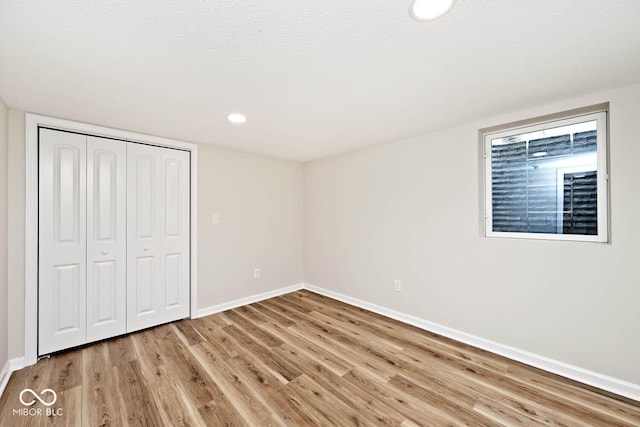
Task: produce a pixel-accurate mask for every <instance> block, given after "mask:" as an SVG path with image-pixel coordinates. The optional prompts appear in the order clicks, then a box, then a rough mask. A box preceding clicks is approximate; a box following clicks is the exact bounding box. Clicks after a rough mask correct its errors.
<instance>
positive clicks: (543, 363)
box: [302, 283, 640, 401]
mask: <svg viewBox="0 0 640 427" xmlns="http://www.w3.org/2000/svg"><path fill="white" fill-rule="evenodd" d="M302 286H303V288H304V289H307V290H309V291H311V292H315V293H318V294H320V295H324V296H327V297H329V298H333V299H336V300H338V301H342V302H344V303H347V304H351V305H354V306H356V307H360V308H364V309H366V310H369V311H373V312H374V313H378V314H381V315H383V316H387V317H390V318H392V319H395V320H399V321H401V322H404V323H407V324H409V325H413V326H416V327H418V328H420V329H424V330H426V331H429V332H433V333H436V334H438V335H442V336H445V337H447V338H451V339H454V340H456V341H460V342H462V343H465V344H469V345H472V346H474V347H478V348H481V349H483V350H487V351H490V352H492V353H495V354H499V355H501V356H504V357H507V358H509V359H512V360H515V361H517V362H521V363H524V364H526V365H530V366H534V367H536V368H540V369H543V370H545V371H548V372H552V373H554V374H558V375H561V376H563V377H566V378H570V379H572V380H576V381H579V382H581V383H584V384H588V385H591V386H593V387H597V388H600V389H602V390H606V391H610V392H612V393H615V394H618V395H621V396H625V397H628V398H630V399H634V400H638V401H640V385H639V384H633V383H630V382H627V381H624V380H620V379H618V378H614V377H610V376H607V375H603V374H599V373H597V372H593V371H589V370H587V369H583V368H580V367H578V366H573V365H570V364H568V363H564V362H560V361H558V360H553V359H550V358H548V357H544V356H540V355H538V354H535V353H531V352H528V351H525V350H520V349H518V348H515V347H510V346H508V345H504V344H500V343H497V342H494V341H491V340H487V339H484V338H481V337H478V336H475V335H471V334H467V333H465V332H462V331H458V330H456V329H452V328H448V327H446V326H442V325H439V324H437V323H433V322H430V321H428V320H424V319H421V318H419V317H415V316H411V315H409V314H405V313H401V312H399V311H395V310H391V309H389V308H386V307H382V306H379V305H376V304H371V303H369V302H367V301H363V300H360V299H357V298H352V297H349V296H347V295H343V294H340V293H337V292H333V291H330V290H327V289H323V288H318V287H316V286H313V285H310V284H308V283H303V284H302Z"/></svg>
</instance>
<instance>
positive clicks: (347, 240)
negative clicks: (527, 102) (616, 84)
mask: <svg viewBox="0 0 640 427" xmlns="http://www.w3.org/2000/svg"><path fill="white" fill-rule="evenodd" d="M607 101H609V102H610V112H611V114H610V164H611V168H610V172H611V173H610V176H611V193H610V198H611V223H612V225H611V244H597V243H577V242H558V241H532V240H509V239H490V238H484V237H480V227H479V222H480V221H479V217H480V209H479V185H478V176H479V167H478V130H479V129H481V128H485V127H489V126H495V125H499V124H503V123H508V122H511V121H515V120H521V119H527V118H531V117H536V116H540V115H543V114H550V113H556V112H559V111H563V110H567V109H571V108H577V107H583V106H588V105H592V104H596V103H601V102H607ZM638 118H640V85H635V86H630V87H624V88H620V89H617V90H612V91H609V92H606V93H600V94H594V95H590V96H585V97H582V98H580V99H573V100H566V101H563V102H558V103H557V104H554V105H548V106H544V107H538V108H533V109H531V110H529V111H521V112H517V113H513V114H507V115H502V116H498V117H491V118H488V119H485V120H480V121H477V122H474V123H468V124H464V125H460V126H456V127H452V128H449V129H445V130H441V131H438V132H433V133H429V134H425V135H420V136H416V137H413V138H409V139H406V140H402V141H396V142H391V143H387V144H383V145H379V146H375V147H371V148H366V149H363V150H359V151H355V152H351V153H347V154H344V155H340V156H336V157H331V158H326V159H323V160H319V161H314V162H311V163H308V164H307V165H306V167H305V207H304V210H305V220H304V229H305V281H306V282H308V283H310V284H312V285H315V286H318V287H321V288H325V289H327V290H330V291H333V292H338V293H341V294H344V295H347V296H349V297H352V298H358V299H361V300H364V301H367V302H369V303H373V304H377V305H380V306H383V307H386V308H389V309H393V310H397V311H400V312H403V313H406V314H409V315H413V316H416V317H419V318H421V319H425V320H427V321H431V322H435V323H438V324H440V325H443V326H446V327H449V328H454V329H457V330H459V331H462V332H466V333H469V334H473V335H475V336H478V337H481V338H484V339H488V340H492V341H495V342H498V343H501V344H504V345H508V346H512V347H515V348H518V349H522V350H526V351H529V352H533V353H536V354H538V355H542V356H546V357H549V358H552V359H555V360H558V361H562V362H565V363H568V364H572V365H575V366H578V367H581V368H584V369H588V370H592V371H595V372H598V373H601V374H605V375H609V376H612V377H615V378H618V379H622V380H626V381H629V382H631V383H635V384H640V363H638V362H639V361H640V339H638V331H640V274H639V270H638V263H639V262H640V214H639V212H640V168H639V167H638V159H639V158H640V120H639V119H638ZM394 279H401V280H402V282H403V290H402V291H401V292H395V291H394V290H393V286H392V283H393V280H394Z"/></svg>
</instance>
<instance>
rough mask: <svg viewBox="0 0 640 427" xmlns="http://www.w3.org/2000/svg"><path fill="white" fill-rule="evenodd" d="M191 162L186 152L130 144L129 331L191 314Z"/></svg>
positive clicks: (128, 214) (128, 178)
mask: <svg viewBox="0 0 640 427" xmlns="http://www.w3.org/2000/svg"><path fill="white" fill-rule="evenodd" d="M189 161H190V160H189V153H188V152H186V151H180V150H173V149H166V148H161V147H154V146H149V145H143V144H129V146H128V150H127V181H128V182H127V240H128V245H127V330H128V331H135V330H139V329H143V328H147V327H149V326H153V325H157V324H160V323H166V322H171V321H173V320H178V319H183V318H185V317H187V316H188V315H189V283H190V272H189V265H190V259H189V256H190V255H189V235H190V230H189V224H190V221H189V206H190V195H189V191H190V190H189V189H190V182H189V179H190V171H189V167H190V163H189Z"/></svg>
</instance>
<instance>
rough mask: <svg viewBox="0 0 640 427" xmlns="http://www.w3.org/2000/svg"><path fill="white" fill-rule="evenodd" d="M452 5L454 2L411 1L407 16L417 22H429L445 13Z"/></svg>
mask: <svg viewBox="0 0 640 427" xmlns="http://www.w3.org/2000/svg"><path fill="white" fill-rule="evenodd" d="M453 3H455V0H413V1H412V2H411V6H409V14H410V15H411V17H412V18H413V19H415V20H417V21H430V20H432V19H436V18H439V17H441V16H442V15H444V14H445V13H447V12H448V11H449V9H451V7H452V6H453Z"/></svg>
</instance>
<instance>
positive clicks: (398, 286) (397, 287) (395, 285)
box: [393, 279, 402, 292]
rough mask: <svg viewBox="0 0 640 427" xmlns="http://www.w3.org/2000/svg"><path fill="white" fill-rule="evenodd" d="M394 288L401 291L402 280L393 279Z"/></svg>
mask: <svg viewBox="0 0 640 427" xmlns="http://www.w3.org/2000/svg"><path fill="white" fill-rule="evenodd" d="M393 290H394V291H398V292H400V291H401V290H402V282H401V281H400V280H398V279H396V280H394V281H393Z"/></svg>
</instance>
